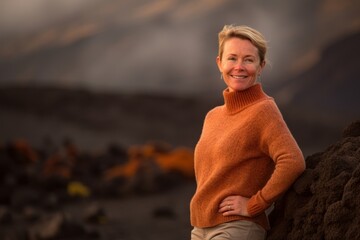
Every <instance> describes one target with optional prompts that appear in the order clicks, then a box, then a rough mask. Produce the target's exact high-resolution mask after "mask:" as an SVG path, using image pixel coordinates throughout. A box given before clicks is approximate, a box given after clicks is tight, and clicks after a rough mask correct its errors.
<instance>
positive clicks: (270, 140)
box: [190, 84, 305, 229]
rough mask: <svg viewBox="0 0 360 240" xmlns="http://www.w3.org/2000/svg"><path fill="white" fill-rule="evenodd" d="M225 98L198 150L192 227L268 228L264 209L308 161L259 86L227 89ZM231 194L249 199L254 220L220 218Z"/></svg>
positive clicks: (210, 118) (210, 115) (209, 121)
mask: <svg viewBox="0 0 360 240" xmlns="http://www.w3.org/2000/svg"><path fill="white" fill-rule="evenodd" d="M223 95H224V100H225V104H224V105H223V106H219V107H216V108H214V109H212V110H211V111H210V112H209V113H208V114H207V116H206V118H205V121H204V126H203V130H202V133H201V137H200V139H199V141H198V143H197V145H196V148H195V164H194V165H195V175H196V181H197V189H196V192H195V194H194V196H193V198H192V200H191V203H190V213H191V224H192V225H193V226H196V227H212V226H216V225H218V224H221V223H224V222H229V221H234V220H250V221H253V222H255V223H258V224H259V225H261V226H263V227H264V228H265V229H269V223H268V220H267V217H266V215H265V213H264V211H265V210H266V209H267V208H268V207H269V206H270V205H271V204H272V203H273V202H274V201H275V200H276V199H277V198H278V197H279V196H280V195H281V194H282V193H284V192H285V191H286V190H287V189H288V188H289V187H290V186H291V184H292V183H293V182H294V181H295V180H296V178H297V177H299V175H300V174H301V173H302V172H303V171H304V169H305V161H304V157H303V155H302V152H301V150H300V149H299V147H298V145H297V143H296V141H295V139H294V138H293V136H292V135H291V133H290V131H289V129H288V127H287V126H286V123H285V122H284V120H283V118H282V115H281V113H280V111H279V109H278V108H277V106H276V104H275V102H274V100H273V99H272V98H270V97H269V96H267V95H266V94H265V93H264V92H263V91H262V88H261V85H260V84H255V85H254V86H252V87H250V88H248V89H246V90H244V91H240V92H229V91H228V90H225V91H224V92H223ZM229 195H242V196H244V197H248V198H250V200H249V203H248V206H247V210H248V212H249V214H250V216H251V217H244V216H228V217H224V216H222V214H221V213H219V212H218V210H219V204H220V202H221V201H222V200H223V199H224V198H225V197H227V196H229Z"/></svg>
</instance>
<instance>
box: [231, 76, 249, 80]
mask: <svg viewBox="0 0 360 240" xmlns="http://www.w3.org/2000/svg"><path fill="white" fill-rule="evenodd" d="M230 76H231V77H232V78H235V79H245V78H247V77H248V76H245V75H230Z"/></svg>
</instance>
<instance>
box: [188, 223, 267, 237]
mask: <svg viewBox="0 0 360 240" xmlns="http://www.w3.org/2000/svg"><path fill="white" fill-rule="evenodd" d="M265 238H266V230H265V229H264V228H262V227H261V226H259V225H258V224H256V223H253V222H250V221H233V222H227V223H223V224H220V225H218V226H215V227H209V228H197V227H194V228H193V230H192V231H191V240H264V239H265Z"/></svg>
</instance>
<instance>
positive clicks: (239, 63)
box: [235, 61, 244, 70]
mask: <svg viewBox="0 0 360 240" xmlns="http://www.w3.org/2000/svg"><path fill="white" fill-rule="evenodd" d="M235 69H239V70H242V69H244V62H243V61H238V62H236V64H235Z"/></svg>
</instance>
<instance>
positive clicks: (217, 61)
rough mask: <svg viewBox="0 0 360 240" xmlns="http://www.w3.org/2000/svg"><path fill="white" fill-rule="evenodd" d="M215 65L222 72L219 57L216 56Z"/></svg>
mask: <svg viewBox="0 0 360 240" xmlns="http://www.w3.org/2000/svg"><path fill="white" fill-rule="evenodd" d="M216 64H217V66H218V68H219V71H220V72H222V67H221V59H220V56H217V57H216Z"/></svg>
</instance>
